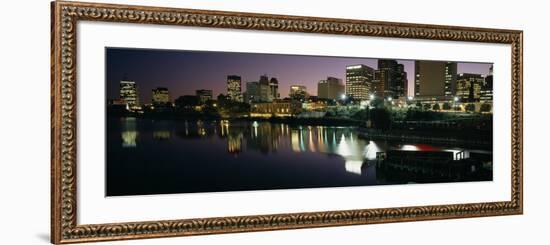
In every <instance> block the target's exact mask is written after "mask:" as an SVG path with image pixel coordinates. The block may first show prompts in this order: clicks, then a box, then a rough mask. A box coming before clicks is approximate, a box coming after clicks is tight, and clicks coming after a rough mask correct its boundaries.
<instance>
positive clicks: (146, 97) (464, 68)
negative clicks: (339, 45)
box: [106, 47, 492, 104]
mask: <svg viewBox="0 0 550 245" xmlns="http://www.w3.org/2000/svg"><path fill="white" fill-rule="evenodd" d="M395 60H396V61H397V62H398V63H400V64H403V65H404V68H405V71H406V72H407V79H408V85H409V86H408V87H409V90H408V94H412V87H414V86H413V84H414V60H400V59H395ZM377 61H378V59H377V58H350V57H333V56H310V55H288V54H261V53H241V52H216V51H187V50H159V49H134V48H110V47H106V83H107V98H109V99H116V98H118V96H119V95H118V93H119V89H118V88H119V87H118V86H119V82H120V80H121V79H123V78H124V77H125V76H126V77H127V79H128V80H132V81H135V82H136V84H137V86H138V88H139V97H140V101H141V103H145V104H146V103H150V101H151V90H152V89H154V88H156V87H166V88H168V90H169V91H170V96H171V99H172V100H174V99H176V98H177V97H179V96H181V95H194V94H195V90H198V89H209V90H212V93H213V96H214V98H215V97H216V96H217V95H218V94H220V93H223V94H225V93H226V92H227V91H226V79H227V76H228V75H238V76H240V77H241V79H242V91H243V92H245V91H246V83H247V82H251V81H258V80H259V78H260V76H261V75H264V74H267V76H269V77H270V78H271V77H276V78H277V79H278V81H279V93H280V94H281V98H283V97H287V96H288V92H289V88H290V85H294V84H297V85H305V86H306V87H307V91H308V93H310V94H311V95H317V82H318V81H319V80H322V79H326V77H328V76H331V77H336V78H340V79H342V81H343V82H344V83H345V67H346V66H347V65H355V64H365V65H367V66H370V67H372V68H374V69H377V68H378V64H377ZM457 63H458V65H457V73H475V74H482V75H487V74H488V73H489V67H490V66H491V65H492V64H491V63H474V62H457Z"/></svg>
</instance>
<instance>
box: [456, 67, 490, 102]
mask: <svg viewBox="0 0 550 245" xmlns="http://www.w3.org/2000/svg"><path fill="white" fill-rule="evenodd" d="M484 83H485V76H483V75H480V74H471V73H461V74H458V75H457V78H456V96H457V97H458V98H459V99H460V100H461V101H462V102H476V101H479V99H480V95H481V86H482V85H483V84H484Z"/></svg>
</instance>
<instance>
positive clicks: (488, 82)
mask: <svg viewBox="0 0 550 245" xmlns="http://www.w3.org/2000/svg"><path fill="white" fill-rule="evenodd" d="M479 100H480V101H482V102H492V101H493V66H491V68H490V70H489V75H487V77H485V81H484V83H483V85H482V86H481V91H480V95H479Z"/></svg>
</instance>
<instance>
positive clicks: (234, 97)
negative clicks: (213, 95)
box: [227, 75, 243, 102]
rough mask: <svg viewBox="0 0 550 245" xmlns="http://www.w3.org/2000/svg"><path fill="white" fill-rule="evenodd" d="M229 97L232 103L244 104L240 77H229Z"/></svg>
mask: <svg viewBox="0 0 550 245" xmlns="http://www.w3.org/2000/svg"><path fill="white" fill-rule="evenodd" d="M227 97H228V99H229V100H231V101H236V102H243V94H242V89H241V77H240V76H236V75H230V76H227Z"/></svg>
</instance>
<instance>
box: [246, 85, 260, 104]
mask: <svg viewBox="0 0 550 245" xmlns="http://www.w3.org/2000/svg"><path fill="white" fill-rule="evenodd" d="M245 95H246V96H245V98H244V102H246V103H253V102H260V83H258V82H247V83H246V93H245Z"/></svg>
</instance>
